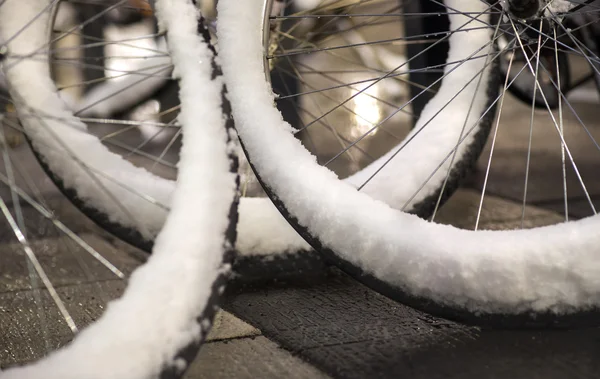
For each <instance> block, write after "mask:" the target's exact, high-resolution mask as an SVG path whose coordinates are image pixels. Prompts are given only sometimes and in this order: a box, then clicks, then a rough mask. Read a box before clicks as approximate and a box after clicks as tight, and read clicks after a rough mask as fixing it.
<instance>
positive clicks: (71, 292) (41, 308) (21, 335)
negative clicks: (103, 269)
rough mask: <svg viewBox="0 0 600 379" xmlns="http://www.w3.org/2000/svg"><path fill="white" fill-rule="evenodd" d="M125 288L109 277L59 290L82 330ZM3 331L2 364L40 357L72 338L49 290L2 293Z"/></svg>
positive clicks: (0, 324) (0, 323)
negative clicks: (108, 278)
mask: <svg viewBox="0 0 600 379" xmlns="http://www.w3.org/2000/svg"><path fill="white" fill-rule="evenodd" d="M124 289H125V282H123V281H122V280H109V281H100V282H94V283H85V284H76V285H69V286H64V287H59V288H57V289H56V290H57V293H58V295H59V296H60V298H61V300H62V301H63V302H64V304H65V306H66V308H67V310H68V312H69V313H70V315H71V316H72V318H73V321H74V322H75V324H76V325H77V326H78V328H80V329H81V328H84V327H85V326H87V325H89V324H90V323H91V322H93V321H95V320H96V319H98V317H100V315H101V314H102V312H103V311H104V308H105V305H106V303H107V302H108V301H109V300H110V299H114V298H116V297H118V296H120V295H121V293H122V292H123V290H124ZM0 330H1V331H2V334H1V335H0V346H1V347H2V348H1V349H0V367H7V366H11V365H15V364H23V363H26V362H29V361H31V360H35V359H38V358H40V357H42V356H44V355H45V354H46V353H47V352H50V351H53V350H56V349H57V348H59V347H60V346H63V345H64V344H65V343H67V342H69V341H70V340H71V339H72V338H73V333H72V332H71V330H70V329H69V327H68V326H67V324H66V322H65V321H64V319H63V317H62V316H61V314H60V313H59V311H58V308H57V307H56V306H55V305H54V301H53V300H52V298H51V297H50V295H49V293H48V291H46V290H28V291H16V292H8V293H3V294H0Z"/></svg>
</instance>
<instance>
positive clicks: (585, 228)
mask: <svg viewBox="0 0 600 379" xmlns="http://www.w3.org/2000/svg"><path fill="white" fill-rule="evenodd" d="M446 4H447V6H448V7H451V8H453V9H457V10H464V11H468V12H474V11H484V10H485V7H487V5H486V4H484V3H483V2H481V1H479V0H447V1H446ZM261 6H262V1H260V0H246V1H243V2H240V1H235V0H221V1H219V3H218V12H219V20H220V21H219V24H218V33H219V34H218V35H219V45H220V53H221V61H222V64H223V70H224V73H225V77H226V82H227V85H228V89H229V93H230V99H231V102H232V106H233V110H234V116H235V118H236V126H237V129H238V133H239V134H240V137H241V138H242V140H243V142H244V146H245V148H246V149H247V151H248V152H249V154H250V157H251V160H252V163H253V165H254V166H255V167H256V169H257V170H258V172H259V173H261V176H262V179H263V180H265V181H266V183H267V185H269V186H270V187H271V188H272V189H273V190H274V191H275V193H276V194H277V196H278V197H279V199H280V200H281V201H282V202H283V203H284V204H285V205H286V207H287V209H288V211H290V212H291V214H292V215H294V216H295V217H297V219H298V222H299V224H300V225H303V226H305V227H307V228H308V230H309V232H310V233H311V234H312V235H313V236H317V237H318V238H319V240H320V242H322V243H323V244H324V246H326V247H329V248H331V249H332V250H333V251H334V252H336V254H337V255H338V256H339V257H340V258H341V259H343V260H346V261H348V262H350V263H352V264H354V265H357V266H359V267H361V268H363V269H364V270H365V271H366V272H368V273H371V274H373V275H374V276H376V277H377V278H379V279H381V280H383V281H385V282H388V283H389V284H391V285H392V286H395V287H396V288H399V289H401V290H403V291H406V292H408V293H410V294H413V295H418V296H424V297H427V298H429V299H431V300H433V301H435V302H437V303H439V304H443V305H449V306H453V307H460V308H464V309H468V310H470V311H473V312H480V313H506V314H514V313H521V312H524V311H530V310H534V311H551V312H556V313H557V314H564V313H570V312H576V311H579V310H581V309H585V308H589V307H597V306H598V305H600V259H598V256H599V255H600V254H599V252H598V250H597V249H598V248H597V247H598V246H600V235H598V233H597V230H598V227H599V226H600V225H599V221H600V220H599V219H598V217H597V216H595V217H592V218H588V219H584V220H580V221H576V222H570V223H564V224H558V225H554V226H550V227H543V228H538V229H535V230H526V231H501V232H492V231H479V232H472V231H465V230H459V229H456V228H454V227H451V226H446V225H438V224H435V223H428V222H426V221H424V220H421V219H419V218H417V217H416V216H412V215H409V214H405V213H402V212H399V211H397V210H395V209H392V208H391V207H390V206H389V205H387V204H385V203H383V202H382V201H380V200H377V199H374V198H372V197H370V196H368V194H366V193H361V192H357V191H356V189H355V188H353V187H352V186H351V185H349V184H348V183H345V182H342V181H339V180H338V179H337V177H336V175H334V174H333V173H332V172H331V171H329V170H327V169H326V168H323V167H320V166H318V165H317V164H316V160H315V157H314V156H312V155H311V154H310V153H309V152H308V151H306V150H305V149H304V148H303V147H302V146H301V144H300V142H299V141H298V140H297V139H295V138H294V136H293V135H292V133H291V127H290V126H289V125H288V124H286V123H285V122H284V121H283V120H282V117H281V114H279V112H278V111H277V110H276V108H275V107H274V106H273V104H274V97H273V93H272V91H271V89H270V88H269V86H268V85H267V83H266V82H265V79H264V72H263V68H262V65H263V57H262V46H261V34H260V22H256V20H257V19H258V20H260V17H261V11H262V7H261ZM451 13H452V15H451V25H452V28H453V29H456V28H457V27H458V26H460V25H463V24H466V23H470V22H471V21H470V19H469V18H468V17H467V16H464V15H461V14H458V13H457V12H451ZM488 17H489V15H482V16H481V19H482V20H483V21H484V22H487V21H489V18H488ZM491 33H492V31H491V30H483V29H479V30H472V31H470V32H468V33H455V34H453V35H452V37H451V39H450V47H451V51H450V55H451V56H461V55H464V54H465V53H467V54H470V53H473V52H475V51H477V49H479V48H481V46H482V44H485V43H486V42H488V41H489V40H490V38H491ZM240 57H243V59H240ZM469 64H472V65H473V67H476V66H475V65H476V64H477V63H469ZM471 69H473V68H471ZM456 72H457V73H458V74H456V77H455V79H454V80H451V81H450V83H452V84H453V86H452V87H449V86H445V88H443V89H442V90H441V91H440V93H439V95H438V96H440V97H442V98H443V97H445V96H448V94H449V92H451V93H453V94H454V93H456V90H457V88H460V86H459V85H461V84H462V85H464V84H466V83H464V81H465V80H467V78H469V79H470V77H471V76H472V75H468V73H467V72H465V71H464V70H461V69H458V70H457V71H456ZM463 106H464V103H463V102H460V101H459V102H456V103H454V102H453V103H451V105H450V107H449V108H450V109H448V110H446V111H445V112H447V113H446V115H447V117H448V118H450V117H453V115H454V114H455V112H464V109H461V108H462V107H463ZM430 107H431V108H434V107H435V106H434V105H431V106H430ZM428 112H431V110H430V111H428ZM462 114H463V115H464V113H462ZM444 121H445V120H444ZM461 127H462V126H461ZM437 142H440V143H441V142H443V141H436V143H437ZM451 142H453V143H456V140H453V141H451ZM266 146H268V148H265V147H266ZM429 154H434V152H428V153H427V154H420V155H418V156H408V159H410V164H411V165H414V167H422V166H423V165H428V164H429V163H428V162H422V160H429V157H430V156H429ZM417 158H418V159H417ZM436 163H438V162H436ZM411 167H413V166H411ZM415 171H419V170H415ZM427 174H429V172H428V173H427ZM395 175H397V177H398V178H397V179H396V180H399V181H400V182H401V183H404V176H405V175H412V173H408V174H407V173H406V172H404V171H402V172H400V171H398V172H395ZM409 178H410V176H409ZM390 179H393V176H392V175H390Z"/></svg>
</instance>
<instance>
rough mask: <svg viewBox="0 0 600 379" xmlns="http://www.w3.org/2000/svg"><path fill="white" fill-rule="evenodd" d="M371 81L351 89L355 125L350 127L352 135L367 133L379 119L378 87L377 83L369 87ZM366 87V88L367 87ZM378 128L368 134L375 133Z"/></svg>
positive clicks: (358, 135) (357, 135)
mask: <svg viewBox="0 0 600 379" xmlns="http://www.w3.org/2000/svg"><path fill="white" fill-rule="evenodd" d="M369 84H371V83H365V84H364V85H362V88H361V87H359V88H357V89H353V90H352V96H354V95H356V94H357V93H358V95H356V97H354V99H353V100H354V107H353V109H352V111H353V112H354V114H353V116H354V121H355V126H354V127H353V129H352V134H353V136H354V137H360V136H362V135H363V134H365V133H368V132H369V130H371V129H372V128H373V127H374V126H375V125H377V124H378V123H379V122H380V121H381V114H382V111H381V107H380V104H379V103H380V102H379V100H378V97H379V87H378V85H377V84H375V85H372V86H371V87H369ZM367 87H368V88H367ZM377 131H378V129H374V130H373V131H372V132H371V133H370V134H375V133H377Z"/></svg>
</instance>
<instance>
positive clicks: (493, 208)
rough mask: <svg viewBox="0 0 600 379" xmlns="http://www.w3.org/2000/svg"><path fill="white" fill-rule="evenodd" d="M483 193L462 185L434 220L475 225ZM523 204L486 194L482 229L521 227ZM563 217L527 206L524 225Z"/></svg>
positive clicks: (562, 218)
mask: <svg viewBox="0 0 600 379" xmlns="http://www.w3.org/2000/svg"><path fill="white" fill-rule="evenodd" d="M480 199H481V193H480V192H479V191H475V190H470V189H459V190H458V191H457V192H456V193H455V194H454V195H453V196H452V198H451V199H450V200H448V202H447V203H446V204H445V205H444V206H443V207H442V208H441V209H440V211H439V213H438V214H437V216H436V218H435V221H436V222H440V223H443V224H451V225H454V226H456V227H459V228H463V229H473V228H474V227H475V223H476V220H477V214H478V212H479V203H480ZM522 213H523V206H522V204H519V203H516V202H514V201H510V200H504V199H501V198H498V197H496V196H491V195H487V196H485V198H484V202H483V206H482V209H481V216H480V220H479V229H496V230H497V229H518V228H521V218H522ZM562 221H564V216H563V215H561V214H558V213H556V212H553V211H549V210H546V209H542V208H539V207H535V206H527V207H526V209H525V219H524V223H523V227H524V228H531V227H535V226H543V225H552V224H556V223H559V222H562Z"/></svg>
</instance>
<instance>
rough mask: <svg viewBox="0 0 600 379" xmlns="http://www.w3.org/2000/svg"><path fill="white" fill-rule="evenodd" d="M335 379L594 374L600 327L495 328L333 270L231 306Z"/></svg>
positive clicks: (254, 293) (524, 378) (239, 298)
mask: <svg viewBox="0 0 600 379" xmlns="http://www.w3.org/2000/svg"><path fill="white" fill-rule="evenodd" d="M225 307H226V309H228V310H230V311H231V312H233V313H234V314H236V315H238V316H239V317H241V318H243V319H245V320H247V321H248V322H250V323H251V324H253V325H255V326H257V327H258V328H260V330H261V331H262V333H263V334H264V335H265V336H266V337H267V338H270V339H272V340H274V341H275V342H277V343H278V344H280V345H281V346H282V347H284V348H285V349H287V350H289V351H291V352H292V353H293V354H295V355H298V356H299V357H301V358H302V359H304V360H305V361H307V362H309V363H310V364H312V365H314V366H316V367H317V368H319V369H320V370H321V371H323V372H325V373H327V374H328V375H330V376H332V377H334V378H344V379H347V378H356V379H362V378H419V379H438V378H439V379H441V378H451V379H467V378H468V379H471V378H473V379H474V378H493V379H531V378H536V379H562V378H579V379H595V378H597V376H598V374H597V373H598V371H599V370H600V361H599V360H598V359H597V356H598V355H599V354H600V329H598V328H594V329H586V330H571V331H568V330H553V331H550V330H545V331H532V330H512V331H511V330H490V329H479V328H474V327H466V326H463V325H460V324H456V323H453V322H450V321H447V320H443V319H439V318H435V317H432V316H429V315H427V314H424V313H422V312H418V311H416V310H414V309H412V308H409V307H406V306H404V305H402V304H398V303H396V302H394V301H392V300H390V299H388V298H386V297H384V296H382V295H380V294H378V293H376V292H374V291H372V290H370V289H368V288H366V287H365V286H363V285H361V284H359V283H357V282H356V281H355V280H353V279H352V278H349V277H348V276H346V275H344V274H342V273H340V272H339V271H337V270H333V271H332V273H331V275H330V276H329V278H328V279H323V280H320V281H315V280H313V279H311V280H304V281H302V280H301V279H298V280H296V281H294V282H288V283H279V285H273V286H271V287H269V288H254V289H252V288H248V289H247V290H246V291H244V292H240V293H236V294H232V296H231V297H230V298H229V299H228V301H227V302H226V304H225Z"/></svg>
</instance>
